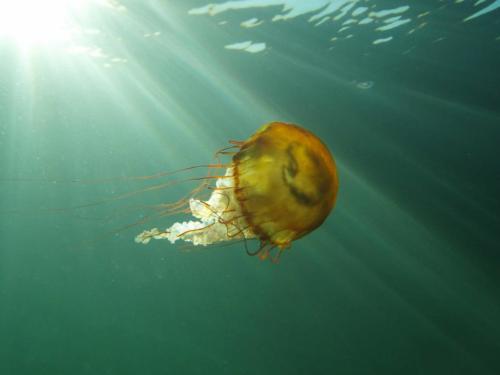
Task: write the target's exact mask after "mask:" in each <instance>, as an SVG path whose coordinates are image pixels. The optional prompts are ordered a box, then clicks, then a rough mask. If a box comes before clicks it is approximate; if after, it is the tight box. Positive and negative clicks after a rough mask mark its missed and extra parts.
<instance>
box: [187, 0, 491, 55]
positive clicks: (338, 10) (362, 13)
mask: <svg viewBox="0 0 500 375" xmlns="http://www.w3.org/2000/svg"><path fill="white" fill-rule="evenodd" d="M487 3H489V5H486V4H487ZM463 4H465V2H464V1H455V2H453V3H446V4H442V5H439V6H436V7H434V8H433V9H426V10H424V11H423V12H422V11H420V13H415V14H412V11H413V10H414V9H413V5H411V4H410V5H408V4H405V3H402V4H400V5H394V4H393V5H392V6H391V7H389V8H388V5H387V2H383V1H377V0H365V1H360V0H310V1H303V0H240V1H221V2H218V3H210V4H206V5H204V6H201V7H198V8H193V9H190V10H189V11H188V13H189V14H190V15H208V16H217V15H219V14H222V13H226V12H231V11H232V12H236V11H246V12H248V10H250V9H261V8H270V9H271V11H272V12H275V13H274V14H272V15H271V16H270V19H269V21H271V22H277V21H288V20H292V19H295V18H298V17H307V18H306V19H307V21H308V22H309V23H312V24H313V27H318V26H321V27H323V28H326V27H332V26H333V30H332V31H333V32H334V33H336V34H340V33H342V32H344V31H346V30H348V28H352V29H351V30H350V33H351V34H349V35H350V36H349V38H350V37H352V36H353V35H356V34H357V32H358V30H359V31H360V32H362V33H366V30H369V31H370V30H371V31H372V32H377V33H384V32H387V31H389V30H391V36H387V37H381V38H378V39H377V40H376V41H375V42H372V45H377V44H380V43H384V42H387V41H389V40H391V39H393V38H398V37H399V36H401V33H399V34H394V33H393V32H392V30H395V29H396V28H397V29H398V31H399V28H401V29H403V31H402V33H405V34H406V35H408V34H413V33H414V32H416V31H419V30H421V29H422V28H423V27H424V26H426V25H427V23H422V22H420V23H417V22H418V21H417V20H418V19H420V18H422V17H426V16H429V15H432V14H434V13H436V12H439V11H441V10H442V9H444V8H446V7H451V6H463ZM481 4H482V9H481V10H479V11H477V12H475V13H473V14H472V15H470V16H469V17H467V18H465V19H464V21H469V20H472V19H474V18H477V17H479V16H482V15H484V14H487V13H490V12H492V11H494V10H496V9H497V8H500V0H493V1H492V0H477V1H476V2H475V3H474V6H475V7H479V6H480V5H481ZM280 6H281V8H280ZM436 14H437V13H436ZM346 19H347V20H346ZM266 21H267V20H266ZM266 21H264V20H259V21H258V22H257V19H256V18H253V19H251V20H249V21H244V22H241V23H240V26H241V27H244V28H249V27H258V26H259V25H261V24H262V23H263V22H266ZM339 24H340V27H337V29H336V30H335V26H338V25H339ZM408 30H409V31H408ZM405 34H403V35H405ZM349 38H347V37H344V36H343V35H340V39H349ZM332 40H338V39H332ZM366 41H367V43H369V39H367V40H366Z"/></svg>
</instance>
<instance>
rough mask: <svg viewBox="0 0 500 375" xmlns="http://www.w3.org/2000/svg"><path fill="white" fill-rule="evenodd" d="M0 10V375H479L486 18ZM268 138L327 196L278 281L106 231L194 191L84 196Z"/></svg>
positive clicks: (274, 270)
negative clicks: (333, 182)
mask: <svg viewBox="0 0 500 375" xmlns="http://www.w3.org/2000/svg"><path fill="white" fill-rule="evenodd" d="M54 4H56V5H57V9H58V11H57V12H56V11H53V10H54V9H55V8H52V11H50V6H51V5H52V6H53V5H54ZM22 5H23V6H24V7H21V8H19V7H18V8H16V9H14V6H11V8H8V7H9V6H8V5H1V7H4V8H3V9H2V12H0V13H1V14H2V15H3V17H4V18H3V22H2V23H1V24H2V25H3V26H1V27H0V43H1V44H0V61H1V65H0V178H1V182H0V211H1V213H0V239H1V245H0V372H1V373H2V374H8V375H11V374H12V375H20V374H33V373H37V374H67V373H72V374H165V373H172V374H215V373H216V374H282V373H286V374H332V373H336V374H400V373H406V374H498V373H499V372H500V361H499V359H498V353H499V351H500V345H499V343H498V339H499V337H500V324H499V322H500V302H499V299H498V296H499V292H500V290H499V287H498V285H499V277H498V275H499V262H500V256H499V250H498V249H499V247H498V240H499V235H498V228H499V227H500V225H499V224H500V220H499V217H498V212H499V208H500V202H499V199H498V191H499V188H500V174H499V171H500V165H499V164H500V163H499V161H498V151H497V150H498V143H499V141H500V128H499V124H500V107H499V104H498V98H499V97H500V93H499V88H498V87H499V83H500V76H499V73H498V66H500V53H499V52H500V49H499V48H500V44H499V43H500V42H499V39H500V27H499V26H500V24H499V21H500V19H499V13H498V9H497V7H498V1H477V2H472V1H463V2H458V1H456V2H452V1H443V2H435V1H420V2H418V4H417V3H415V4H410V3H398V2H392V1H391V2H382V1H366V2H348V1H326V0H324V1H319V0H318V1H311V2H305V1H291V0H290V1H284V0H279V1H278V0H276V1H261V2H257V1H242V2H229V3H225V4H224V3H223V2H222V1H219V2H218V4H217V5H218V6H215V7H214V6H212V7H208V8H207V7H206V5H207V2H206V0H196V1H195V0H190V1H169V2H165V1H152V0H150V1H144V2H140V3H139V2H133V1H122V2H120V3H118V2H117V1H109V2H106V1H102V2H97V1H95V2H90V1H88V2H84V1H82V2H78V3H76V5H75V3H73V5H72V7H70V6H69V5H68V4H66V3H65V2H56V3H54V2H45V6H40V5H35V4H34V3H30V2H24V3H23V4H22ZM284 5H286V6H288V8H287V9H288V10H283V6H284ZM364 8H367V9H364ZM30 9H31V10H32V11H31V12H30V11H29V10H30ZM63 10H64V11H63ZM486 10H488V11H486ZM9 12H10V13H9ZM207 13H208V14H207ZM210 14H212V16H210ZM325 17H329V18H325ZM273 18H274V19H275V21H274V22H273V21H272V20H273ZM391 18H392V19H391ZM350 19H352V20H354V21H349V20H350ZM367 19H372V20H371V21H370V20H367ZM465 19H468V20H467V21H465V22H464V20H465ZM407 20H408V21H407ZM241 23H243V26H241V25H240V24H241ZM387 25H391V27H387ZM345 27H348V29H344V30H342V31H340V30H341V29H342V28H345ZM380 27H385V29H382V30H380V29H379V30H377V29H378V28H380ZM350 35H351V36H350ZM391 38H392V39H391ZM235 46H236V47H235ZM225 47H226V48H225ZM272 120H281V121H288V122H293V123H298V124H301V125H303V126H304V127H306V128H308V129H310V130H311V131H313V132H314V133H315V134H317V135H318V136H319V137H321V138H322V139H323V141H324V142H325V143H326V144H327V145H328V146H329V148H330V149H331V150H332V152H333V154H334V155H335V157H336V160H337V164H338V170H339V176H340V191H339V195H338V200H337V205H336V207H335V209H334V211H333V213H332V215H330V217H329V218H328V219H327V221H326V222H325V223H324V224H323V225H322V226H321V227H320V228H319V229H318V230H316V231H315V232H313V233H311V234H310V235H309V236H306V237H305V238H303V239H301V240H299V241H297V242H295V243H294V244H293V246H292V249H291V250H290V251H287V252H285V253H284V254H283V256H282V258H281V262H280V264H278V265H274V264H272V263H271V262H261V261H259V260H258V259H256V258H254V257H249V256H247V255H246V254H245V249H244V246H243V245H242V244H241V243H236V244H233V245H230V246H215V247H211V248H207V249H193V248H191V249H189V248H188V249H185V248H182V246H181V247H179V246H174V245H170V244H168V243H166V242H164V241H154V242H151V243H150V244H148V245H147V246H142V245H139V244H136V243H134V240H133V239H134V237H135V235H136V234H137V233H139V232H140V231H142V230H143V229H146V228H150V227H151V226H152V225H151V224H152V223H150V222H148V223H145V224H137V225H135V226H132V227H131V228H129V229H127V230H121V229H122V228H123V227H124V226H126V225H128V224H132V223H136V222H137V221H140V220H141V219H143V218H144V215H147V214H148V212H150V211H148V210H147V209H146V210H144V209H141V208H140V207H138V206H141V207H142V206H145V205H153V204H157V203H161V202H172V201H176V200H177V199H179V198H181V197H182V196H184V195H185V194H188V193H189V191H190V190H191V189H192V188H193V187H194V186H193V184H190V183H187V184H181V185H176V186H171V187H168V188H166V189H161V190H155V191H151V192H147V193H144V194H138V195H133V196H130V197H128V198H127V199H120V200H116V201H113V199H115V198H116V197H119V196H120V195H121V194H124V193H126V192H130V191H135V190H138V189H141V188H144V187H147V186H150V185H151V184H154V183H158V182H155V181H149V180H148V181H134V180H130V179H126V178H125V179H123V180H120V179H114V180H111V181H102V179H107V178H109V177H129V176H138V175H149V174H154V173H156V172H159V171H169V170H175V169H178V168H183V167H187V166H191V165H198V164H204V163H208V162H212V161H213V158H212V156H213V153H214V151H215V150H217V149H219V148H221V147H224V146H225V145H226V144H227V143H226V142H227V140H229V139H236V140H244V139H246V138H247V137H248V136H250V135H251V134H252V133H253V132H254V131H255V130H256V129H257V128H258V127H259V126H260V125H261V124H264V123H266V122H269V121H272ZM195 175H196V173H195V174H191V176H195ZM182 176H184V175H182ZM73 179H79V180H82V179H83V180H84V181H77V182H72V180H73ZM89 180H90V181H89ZM106 199H108V200H109V199H111V200H112V201H110V202H108V203H103V204H98V205H95V206H87V207H83V208H75V207H76V206H80V205H87V204H89V203H93V202H97V203H99V202H101V201H102V200H106ZM59 208H60V210H59ZM178 217H179V218H182V215H178ZM176 219H177V216H174V217H165V218H159V219H156V220H154V224H153V225H157V226H159V227H167V226H168V225H169V224H170V223H171V222H172V221H173V220H176ZM186 250H187V251H186Z"/></svg>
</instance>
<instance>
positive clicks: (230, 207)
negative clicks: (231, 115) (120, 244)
mask: <svg viewBox="0 0 500 375" xmlns="http://www.w3.org/2000/svg"><path fill="white" fill-rule="evenodd" d="M231 144H232V146H230V147H228V148H226V149H224V150H227V149H231V148H233V149H234V151H231V152H229V151H227V152H223V153H224V154H225V155H226V154H229V155H230V156H231V161H230V162H229V163H227V168H226V170H225V173H221V174H220V176H219V177H218V178H217V179H216V183H215V187H213V188H212V189H211V195H210V197H209V199H208V200H202V199H197V198H195V197H193V198H190V199H189V211H190V213H191V215H192V216H193V220H189V221H183V222H176V223H174V224H172V225H171V226H170V227H169V228H166V229H164V230H160V229H158V228H153V229H149V230H145V231H143V232H142V233H140V234H139V235H138V236H137V237H136V238H135V241H136V242H138V243H142V244H147V243H149V242H150V240H152V239H155V240H160V239H167V240H169V241H170V242H171V243H174V242H176V241H178V240H183V241H187V242H190V243H191V244H192V245H194V246H199V245H202V246H206V245H211V244H215V243H218V242H221V241H231V240H238V239H239V240H244V242H245V245H246V240H251V239H257V240H258V241H260V246H259V247H258V249H257V250H256V251H250V250H248V248H247V253H248V254H249V255H257V256H258V257H259V258H260V259H262V260H264V259H268V258H270V259H272V260H273V261H277V260H278V259H279V257H280V255H281V253H282V252H283V251H284V250H286V249H288V248H290V246H291V244H292V242H293V241H295V240H297V239H299V238H301V237H303V236H305V235H306V234H308V233H310V232H312V231H313V230H314V229H316V228H317V227H319V226H320V225H321V224H322V223H323V222H324V220H325V219H326V218H327V216H328V215H329V213H330V212H331V210H332V208H333V207H334V204H335V200H336V197H337V191H338V183H339V182H338V177H337V170H336V166H335V161H334V159H333V157H332V155H331V153H330V152H329V150H328V148H327V147H326V145H325V144H324V143H323V142H322V141H321V140H320V139H319V138H318V137H317V136H315V135H314V134H313V133H311V132H310V131H308V130H306V129H304V128H302V127H300V126H298V125H294V124H289V123H283V122H272V123H269V124H266V125H264V126H262V127H261V128H260V129H259V130H258V131H257V132H256V133H255V134H253V135H252V136H251V137H250V138H249V139H247V140H246V141H243V142H239V141H231Z"/></svg>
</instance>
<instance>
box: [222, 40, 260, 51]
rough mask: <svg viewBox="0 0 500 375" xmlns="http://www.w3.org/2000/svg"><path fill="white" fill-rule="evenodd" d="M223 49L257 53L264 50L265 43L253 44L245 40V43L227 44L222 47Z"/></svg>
mask: <svg viewBox="0 0 500 375" xmlns="http://www.w3.org/2000/svg"><path fill="white" fill-rule="evenodd" d="M224 48H226V49H232V50H237V51H245V52H250V53H258V52H262V51H265V50H266V43H253V42H252V41H251V40H247V41H246V42H241V43H234V44H228V45H226V46H224Z"/></svg>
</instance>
